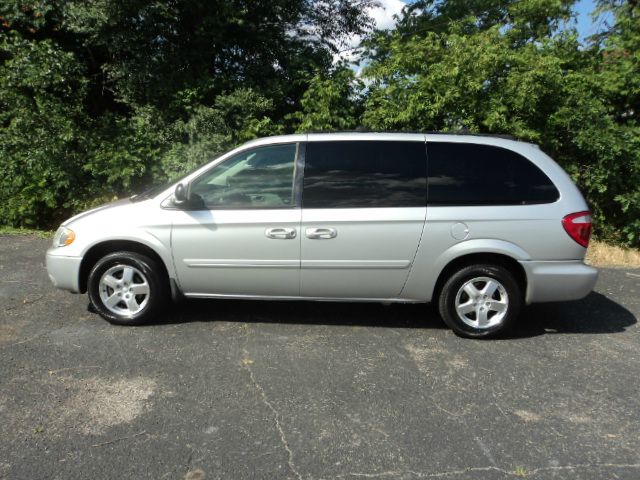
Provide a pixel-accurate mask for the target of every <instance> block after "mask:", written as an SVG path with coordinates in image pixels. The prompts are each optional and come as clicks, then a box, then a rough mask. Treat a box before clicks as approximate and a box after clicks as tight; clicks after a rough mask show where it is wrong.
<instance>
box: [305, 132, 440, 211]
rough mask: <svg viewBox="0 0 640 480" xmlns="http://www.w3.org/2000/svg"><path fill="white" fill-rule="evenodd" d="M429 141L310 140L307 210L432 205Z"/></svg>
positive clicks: (306, 194)
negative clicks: (428, 198)
mask: <svg viewBox="0 0 640 480" xmlns="http://www.w3.org/2000/svg"><path fill="white" fill-rule="evenodd" d="M426 187H427V165H426V152H425V144H424V142H406V141H405V142H398V141H333V142H309V143H308V144H307V149H306V154H305V168H304V189H303V197H302V204H303V207H304V208H388V207H424V206H425V205H426Z"/></svg>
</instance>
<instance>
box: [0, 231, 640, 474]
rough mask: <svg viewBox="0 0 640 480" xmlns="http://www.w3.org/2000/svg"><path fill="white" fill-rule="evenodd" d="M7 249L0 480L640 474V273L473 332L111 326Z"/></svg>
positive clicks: (189, 314) (219, 310)
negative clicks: (479, 335) (480, 333)
mask: <svg viewBox="0 0 640 480" xmlns="http://www.w3.org/2000/svg"><path fill="white" fill-rule="evenodd" d="M47 244H48V240H43V239H39V238H35V237H31V236H16V237H0V302H1V304H0V478H3V479H4V478H7V479H30V480H32V479H81V478H82V479H84V478H91V479H107V478H108V479H122V478H136V479H140V478H151V479H185V478H186V479H190V480H195V479H203V478H206V479H218V478H220V479H222V478H224V479H245V478H246V479H305V480H307V479H338V478H340V479H358V478H381V479H395V478H397V479H416V478H447V479H449V478H451V479H489V480H493V479H506V478H517V477H518V476H520V477H526V478H534V479H547V478H554V479H555V478H557V479H638V478H640V395H639V394H640V388H639V381H638V378H639V374H640V362H639V360H640V358H639V356H640V328H639V327H638V324H637V318H638V316H639V315H640V300H639V295H638V294H639V293H640V271H639V270H629V269H604V270H602V271H601V277H600V280H599V283H598V285H597V287H596V291H595V292H594V293H592V294H591V295H590V296H589V297H587V298H586V299H584V300H582V301H579V302H571V303H562V304H548V305H537V306H533V307H530V308H528V309H526V311H525V312H524V314H523V317H522V318H521V321H520V323H519V326H518V327H517V328H516V330H515V331H514V333H513V335H512V337H511V338H508V339H503V340H496V341H472V340H464V339H460V338H458V337H456V336H455V335H453V334H452V333H451V332H450V331H449V330H447V329H445V328H444V326H443V324H442V323H441V321H440V320H439V319H438V316H437V315H436V313H435V310H434V309H433V308H432V307H428V306H423V305H391V306H385V305H379V304H330V303H305V302H288V303H287V302H257V301H256V302H251V301H242V302H240V301H222V300H216V301H188V302H184V303H182V304H181V305H180V306H179V307H177V308H175V309H174V310H173V311H172V312H171V313H170V314H169V316H168V319H167V320H166V321H164V322H162V323H157V324H154V325H149V326H144V327H134V328H127V327H116V326H112V325H110V324H108V323H106V322H105V321H103V320H101V319H100V318H99V317H98V316H97V315H95V314H92V313H90V312H89V311H88V310H87V299H86V296H84V295H82V296H80V295H72V294H68V293H66V292H62V291H57V290H55V289H54V288H53V287H52V286H51V285H50V283H49V280H48V278H47V275H46V271H45V269H44V251H45V249H46V247H47Z"/></svg>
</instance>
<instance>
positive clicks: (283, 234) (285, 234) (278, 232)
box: [264, 228, 296, 240]
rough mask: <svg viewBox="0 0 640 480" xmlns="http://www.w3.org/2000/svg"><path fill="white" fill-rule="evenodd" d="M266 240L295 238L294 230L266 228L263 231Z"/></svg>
mask: <svg viewBox="0 0 640 480" xmlns="http://www.w3.org/2000/svg"><path fill="white" fill-rule="evenodd" d="M264 234H265V236H266V237H267V238H276V239H281V240H283V239H284V240H286V239H288V238H296V229H295V228H267V229H266V230H265V231H264Z"/></svg>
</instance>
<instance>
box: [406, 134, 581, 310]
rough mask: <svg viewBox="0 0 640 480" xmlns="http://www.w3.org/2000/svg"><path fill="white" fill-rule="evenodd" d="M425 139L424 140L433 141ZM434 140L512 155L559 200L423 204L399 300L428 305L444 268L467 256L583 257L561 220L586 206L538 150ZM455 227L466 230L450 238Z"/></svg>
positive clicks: (452, 139)
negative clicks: (537, 172)
mask: <svg viewBox="0 0 640 480" xmlns="http://www.w3.org/2000/svg"><path fill="white" fill-rule="evenodd" d="M427 137H428V138H427V140H428V141H429V140H434V139H433V138H429V137H430V136H427ZM435 140H437V141H446V142H468V143H478V144H487V145H496V146H500V147H503V148H508V149H511V150H513V151H516V152H518V153H520V154H521V155H523V156H524V157H526V158H527V159H529V160H530V161H531V162H532V163H534V164H535V165H537V166H538V167H539V168H540V169H542V171H543V172H545V173H546V175H547V176H548V177H549V178H550V179H551V180H552V181H553V183H554V184H555V185H556V187H557V188H558V191H559V192H560V198H559V199H558V200H557V201H556V202H554V203H550V204H542V205H508V206H427V216H426V222H425V228H424V233H423V235H422V239H421V241H420V245H419V246H418V251H417V254H416V257H415V260H414V263H413V266H412V269H411V272H410V274H409V277H408V279H407V282H406V284H405V288H404V289H403V292H402V298H405V299H413V300H426V301H430V300H431V299H432V296H433V290H434V287H435V285H436V282H437V280H438V277H439V275H440V273H441V272H442V270H443V269H444V268H445V267H446V266H447V264H449V263H450V262H451V261H453V260H455V259H456V258H459V257H461V256H464V255H468V254H471V253H498V254H503V255H507V256H509V257H511V258H513V259H514V260H518V261H529V260H537V261H559V260H581V259H583V258H584V255H585V252H586V249H585V248H583V247H582V246H580V245H578V244H577V243H576V242H575V241H573V240H572V239H571V238H570V237H569V236H568V235H567V233H566V232H565V231H564V228H563V227H562V223H561V221H562V218H563V217H564V216H566V215H568V214H570V213H574V212H578V211H583V210H587V209H588V207H587V204H586V202H585V201H584V198H583V197H582V195H581V193H580V192H579V190H578V189H577V187H576V186H575V185H574V184H573V182H572V181H571V179H570V177H569V176H568V175H567V174H566V172H565V171H564V170H563V169H562V168H561V167H560V166H559V165H557V164H556V163H555V162H554V161H553V160H552V159H551V158H550V157H548V156H547V155H546V154H544V152H542V151H541V150H540V149H539V148H537V147H536V146H534V145H531V144H527V143H522V142H515V141H510V140H502V139H493V138H483V137H461V138H460V137H456V136H446V135H443V136H441V135H438V136H437V138H435ZM427 149H428V146H427ZM457 223H463V224H464V225H465V226H466V228H467V230H468V235H467V236H466V238H460V236H459V235H457V236H458V238H457V239H456V238H454V236H453V235H452V227H453V225H455V224H457Z"/></svg>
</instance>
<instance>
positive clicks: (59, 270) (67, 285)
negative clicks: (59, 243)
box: [46, 250, 82, 293]
mask: <svg viewBox="0 0 640 480" xmlns="http://www.w3.org/2000/svg"><path fill="white" fill-rule="evenodd" d="M46 262H47V273H48V274H49V279H50V280H51V283H53V286H54V287H57V288H61V289H62V290H69V291H70V292H73V293H79V292H80V285H79V281H80V263H82V257H65V256H62V255H55V254H54V253H52V251H51V250H49V251H48V252H47V260H46Z"/></svg>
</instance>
